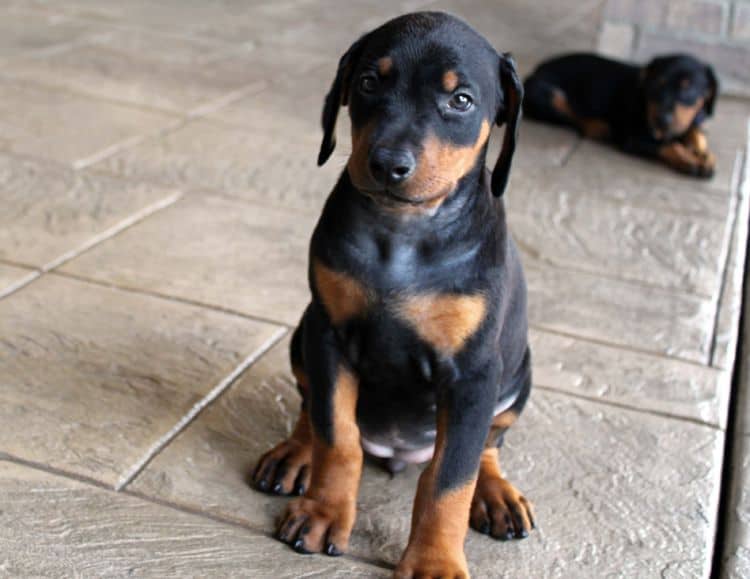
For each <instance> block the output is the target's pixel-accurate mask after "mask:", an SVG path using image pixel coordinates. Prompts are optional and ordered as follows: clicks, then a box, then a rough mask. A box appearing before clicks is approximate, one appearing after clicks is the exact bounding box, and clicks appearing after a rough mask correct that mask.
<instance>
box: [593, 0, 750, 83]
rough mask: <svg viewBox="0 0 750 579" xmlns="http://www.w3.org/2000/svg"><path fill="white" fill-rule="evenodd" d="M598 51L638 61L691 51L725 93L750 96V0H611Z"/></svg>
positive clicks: (606, 9)
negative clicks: (712, 69) (708, 66)
mask: <svg viewBox="0 0 750 579" xmlns="http://www.w3.org/2000/svg"><path fill="white" fill-rule="evenodd" d="M599 50H600V52H602V53H604V54H608V55H610V56H614V57H617V58H626V59H631V60H636V61H639V62H645V61H647V60H649V59H650V58H651V57H652V56H654V55H656V54H664V53H669V52H678V51H679V52H691V53H693V54H695V55H696V56H698V57H699V58H702V59H704V60H706V61H708V62H710V63H711V64H713V65H714V67H715V68H716V69H717V71H718V72H719V75H720V77H721V80H722V88H723V89H724V92H727V93H736V94H742V95H750V0H607V2H606V6H605V9H604V16H603V21H602V27H601V32H600V36H599Z"/></svg>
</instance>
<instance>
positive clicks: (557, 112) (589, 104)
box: [524, 53, 718, 177]
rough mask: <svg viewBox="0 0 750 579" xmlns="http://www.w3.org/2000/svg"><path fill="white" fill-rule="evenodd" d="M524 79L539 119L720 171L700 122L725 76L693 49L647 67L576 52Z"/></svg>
mask: <svg viewBox="0 0 750 579" xmlns="http://www.w3.org/2000/svg"><path fill="white" fill-rule="evenodd" d="M524 85H525V89H526V100H525V102H524V112H525V113H526V115H527V116H529V117H531V118H535V119H538V120H542V121H546V122H549V123H555V124H562V125H568V126H572V127H574V128H576V129H577V130H578V131H580V132H581V133H582V134H583V135H585V136H588V137H592V138H600V139H606V140H611V141H612V142H614V143H615V144H616V145H617V146H619V147H620V148H621V149H623V150H624V151H627V152H630V153H634V154H637V155H641V156H646V157H652V158H659V159H662V160H663V161H665V162H666V163H667V164H668V165H670V166H671V167H673V168H674V169H677V170H678V171H681V172H683V173H687V174H690V175H694V176H698V177H710V176H711V175H712V174H713V171H714V164H715V161H714V158H713V155H711V153H710V152H709V151H708V147H707V144H706V139H705V136H704V135H703V134H702V132H701V130H700V127H701V125H702V123H703V121H704V120H705V119H706V118H707V117H709V116H711V115H712V114H713V111H714V104H715V101H716V97H717V94H718V82H717V80H716V75H715V73H714V71H713V69H712V68H711V67H710V66H709V65H706V64H704V63H702V62H700V61H699V60H697V59H696V58H694V57H692V56H689V55H680V54H678V55H669V56H662V57H658V58H655V59H654V60H652V61H651V62H650V63H649V64H648V65H646V66H645V67H641V66H635V65H632V64H628V63H624V62H619V61H616V60H612V59H609V58H604V57H601V56H597V55H595V54H586V53H582V54H569V55H566V56H561V57H558V58H553V59H551V60H548V61H546V62H543V63H542V64H540V65H539V66H538V68H537V69H536V70H535V71H534V73H533V74H532V75H531V76H529V78H527V79H526V81H525V83H524Z"/></svg>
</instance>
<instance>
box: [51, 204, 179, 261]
mask: <svg viewBox="0 0 750 579" xmlns="http://www.w3.org/2000/svg"><path fill="white" fill-rule="evenodd" d="M181 197H182V193H181V192H178V193H174V194H172V195H170V196H169V197H165V198H164V199H161V200H160V201H157V202H156V203H152V204H151V205H148V206H146V207H144V208H143V209H141V210H140V211H137V212H135V213H133V214H132V215H129V216H128V217H126V218H125V219H123V220H122V221H120V222H119V223H116V224H115V225H113V226H112V227H110V228H109V229H105V230H104V231H102V232H101V233H100V234H99V235H95V236H94V237H91V238H89V239H88V240H87V241H86V242H85V243H83V244H82V245H80V246H79V247H77V248H75V249H71V250H70V251H68V252H67V253H63V254H62V255H61V256H59V257H57V258H56V259H54V260H52V261H50V262H49V263H47V264H46V265H44V266H42V272H45V273H46V272H48V271H51V270H53V269H55V268H58V267H60V266H61V265H63V264H65V263H67V262H68V261H70V260H71V259H74V258H76V257H78V256H79V255H81V254H82V253H85V252H86V251H88V250H89V249H91V248H92V247H94V246H95V245H98V244H99V243H102V242H103V241H106V240H107V239H110V238H111V237H114V236H116V235H117V234H118V233H121V232H122V231H124V230H125V229H128V228H129V227H132V226H133V225H135V224H136V223H138V222H139V221H143V220H144V219H146V218H147V217H149V216H150V215H153V214H154V213H156V212H158V211H161V210H162V209H166V208H167V207H169V206H170V205H172V204H174V203H176V202H177V201H178V200H179V199H180V198H181Z"/></svg>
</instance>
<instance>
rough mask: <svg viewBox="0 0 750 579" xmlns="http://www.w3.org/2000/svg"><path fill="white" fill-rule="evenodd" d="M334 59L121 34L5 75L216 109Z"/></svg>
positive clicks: (182, 108) (139, 101)
mask: <svg viewBox="0 0 750 579" xmlns="http://www.w3.org/2000/svg"><path fill="white" fill-rule="evenodd" d="M325 62H326V60H325V59H323V58H321V57H316V56H315V55H308V54H304V53H302V52H300V51H299V50H295V49H293V48H291V47H290V48H288V49H285V50H275V51H274V50H269V49H267V48H265V47H258V46H254V44H253V43H252V42H251V41H250V39H248V42H247V44H245V45H242V46H241V45H227V44H224V43H217V42H214V41H201V40H192V39H191V40H188V39H183V38H175V37H172V36H163V35H160V34H155V33H151V32H145V31H135V30H119V31H114V32H110V33H108V34H102V35H99V36H97V37H96V38H94V39H92V40H91V41H90V42H88V43H86V44H83V45H80V46H76V47H73V48H71V49H70V50H66V51H62V52H57V53H53V54H50V55H48V56H45V57H44V58H34V59H26V60H23V61H20V62H17V63H15V64H14V65H12V66H9V67H7V68H6V69H5V70H4V73H5V74H7V75H9V76H12V77H16V78H21V79H24V80H28V81H33V82H38V83H43V84H45V85H52V86H62V87H65V88H67V89H70V90H74V91H77V92H81V93H86V94H90V95H93V96H97V97H102V98H107V99H111V100H116V101H124V102H128V103H132V104H136V105H146V106H152V107H156V108H161V109H166V110H170V111H174V112H188V111H190V110H193V109H195V108H196V107H199V106H200V105H205V104H207V103H213V102H216V101H217V100H220V99H221V98H222V97H226V95H228V94H231V93H233V92H235V91H237V90H238V89H241V88H242V89H244V90H247V91H248V92H250V93H252V92H255V91H258V90H261V89H262V88H263V87H264V86H266V84H267V82H268V81H270V80H271V79H273V78H274V77H276V76H279V75H290V76H291V75H296V74H298V73H300V72H301V71H304V70H307V69H309V68H314V67H316V66H320V65H322V64H325Z"/></svg>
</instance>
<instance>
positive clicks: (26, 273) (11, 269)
mask: <svg viewBox="0 0 750 579" xmlns="http://www.w3.org/2000/svg"><path fill="white" fill-rule="evenodd" d="M35 275H36V272H35V271H34V270H32V269H26V268H25V267H18V266H15V265H8V264H6V263H0V298H2V297H3V296H4V295H5V294H6V293H7V292H9V291H11V290H12V288H13V287H15V286H16V285H17V284H19V283H21V282H23V281H24V280H27V279H29V278H30V277H31V276H35Z"/></svg>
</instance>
